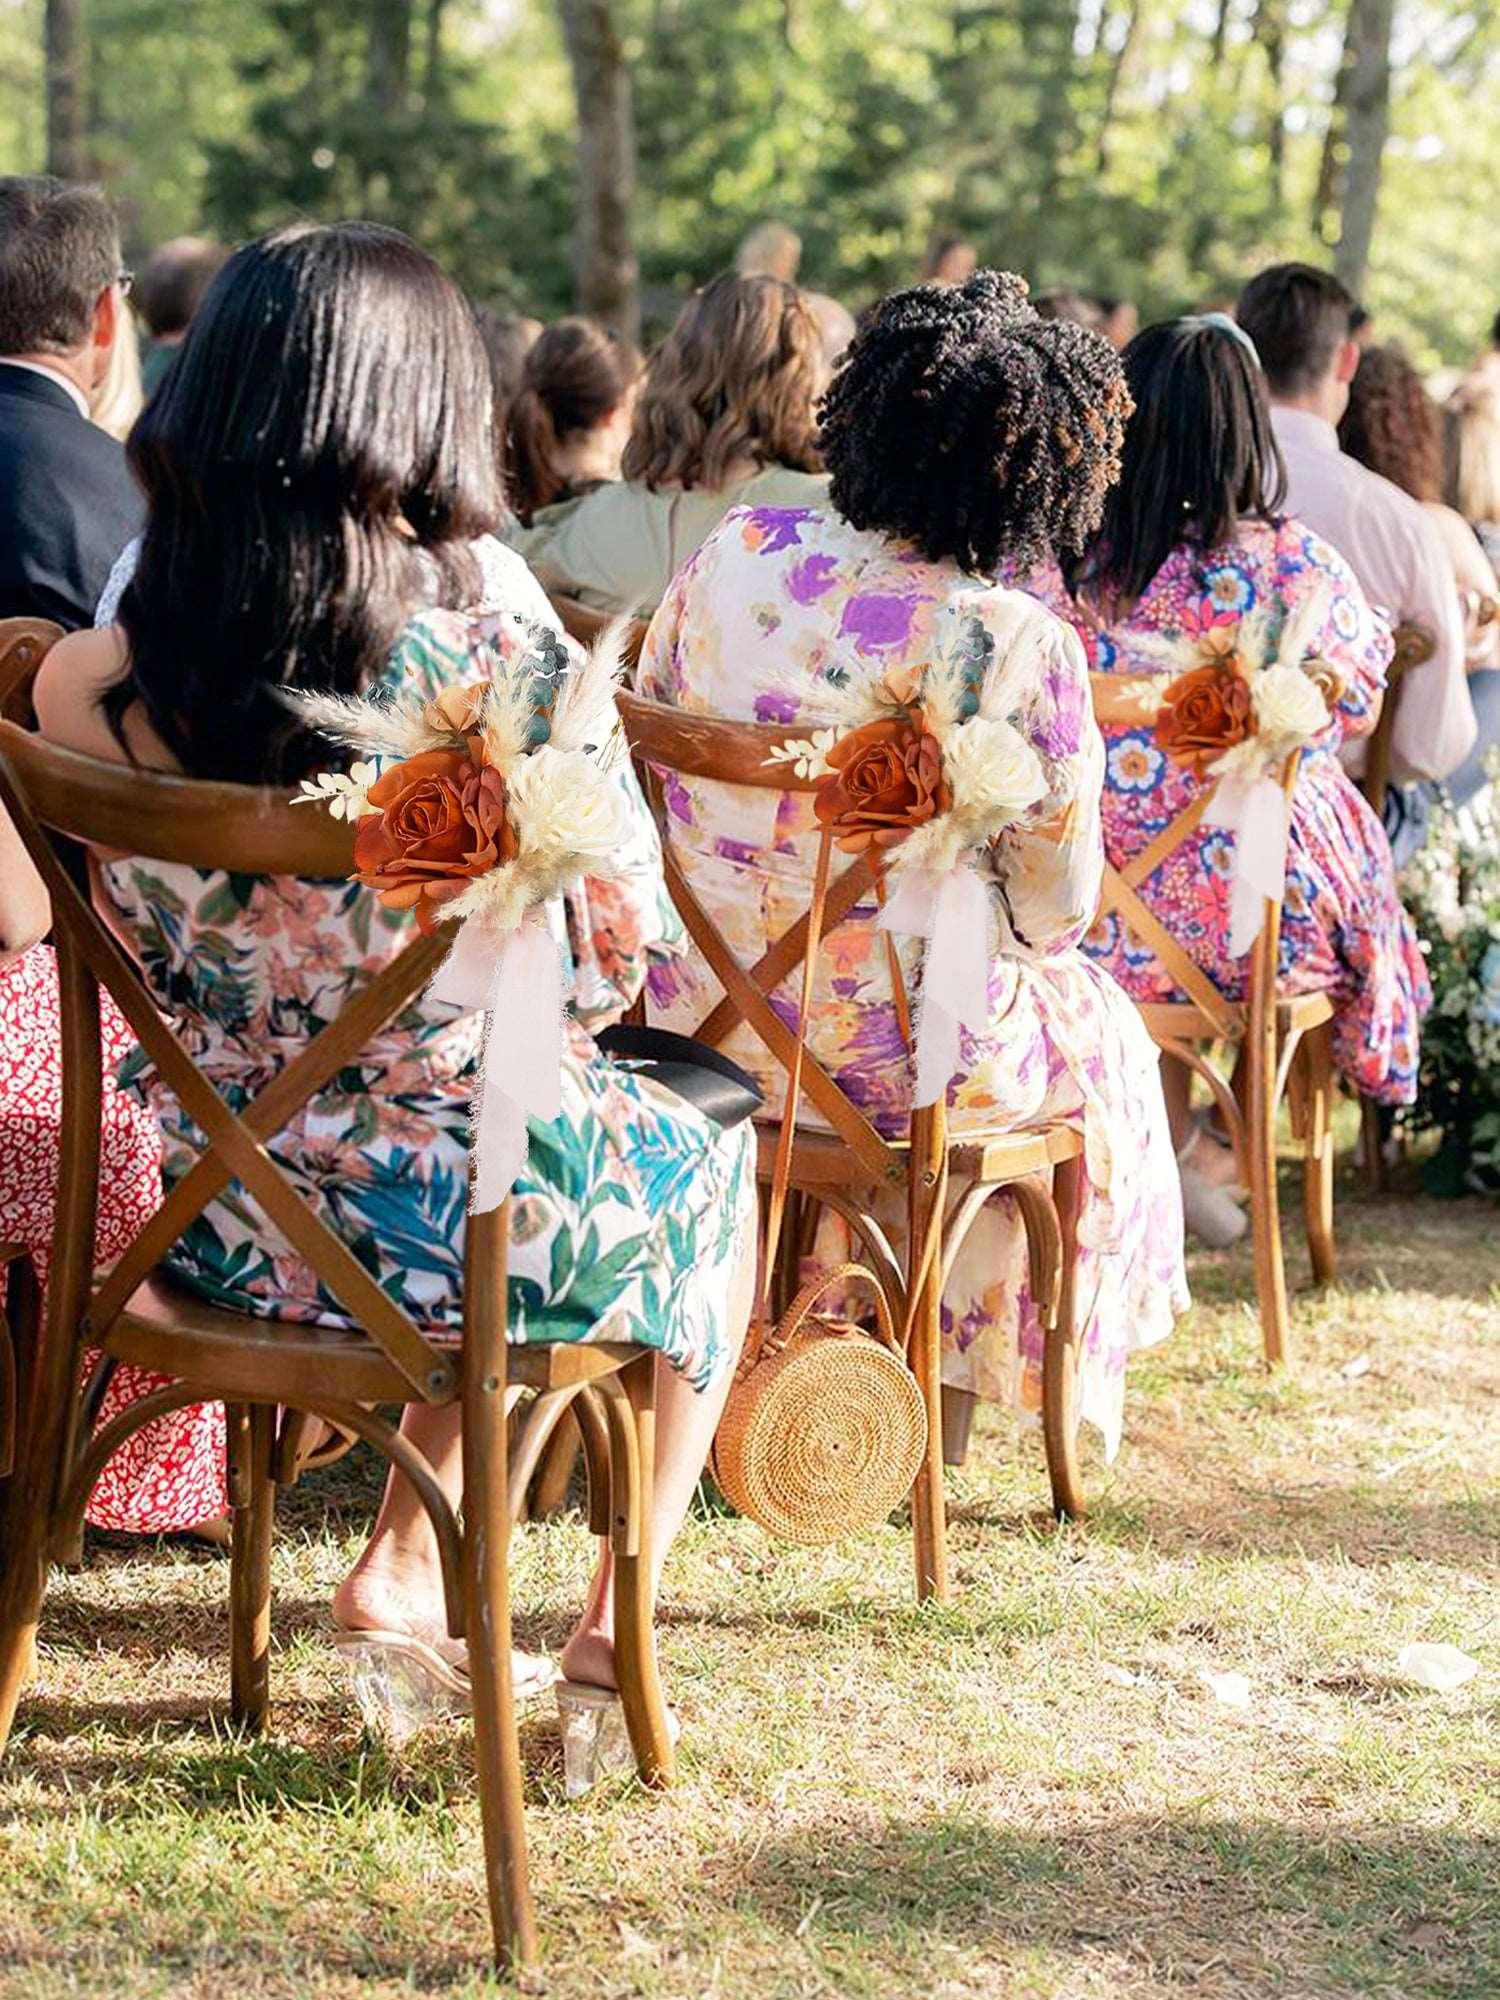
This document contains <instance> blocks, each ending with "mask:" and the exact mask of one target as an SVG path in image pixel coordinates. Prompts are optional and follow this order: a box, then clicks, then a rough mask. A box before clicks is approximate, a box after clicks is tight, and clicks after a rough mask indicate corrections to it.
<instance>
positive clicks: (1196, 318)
mask: <svg viewBox="0 0 1500 2000" xmlns="http://www.w3.org/2000/svg"><path fill="white" fill-rule="evenodd" d="M1177 324H1178V325H1179V326H1180V327H1182V328H1183V330H1184V331H1185V332H1188V333H1198V332H1201V331H1202V329H1203V328H1205V327H1212V329H1213V331H1214V332H1215V333H1227V334H1228V335H1229V338H1230V339H1231V340H1233V341H1236V342H1237V343H1238V344H1239V345H1240V346H1241V347H1243V348H1244V350H1245V352H1246V353H1247V354H1248V355H1249V357H1250V359H1251V361H1252V362H1253V363H1254V364H1255V366H1256V367H1257V368H1259V366H1260V356H1259V355H1258V354H1257V353H1256V351H1255V342H1254V341H1253V340H1252V339H1251V338H1250V336H1249V334H1248V333H1246V331H1245V329H1244V328H1243V327H1242V326H1241V325H1240V323H1239V322H1238V320H1232V319H1231V318H1230V317H1229V315H1228V313H1221V312H1206V313H1189V314H1187V316H1186V317H1185V318H1183V319H1180V320H1178V322H1177Z"/></svg>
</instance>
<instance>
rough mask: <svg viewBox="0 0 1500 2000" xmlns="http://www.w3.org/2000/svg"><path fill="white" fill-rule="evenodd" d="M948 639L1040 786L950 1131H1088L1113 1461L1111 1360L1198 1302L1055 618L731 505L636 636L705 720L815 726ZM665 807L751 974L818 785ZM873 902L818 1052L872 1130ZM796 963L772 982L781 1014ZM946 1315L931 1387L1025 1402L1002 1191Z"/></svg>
mask: <svg viewBox="0 0 1500 2000" xmlns="http://www.w3.org/2000/svg"><path fill="white" fill-rule="evenodd" d="M939 652H943V653H945V654H947V655H950V656H952V655H955V654H956V655H957V656H958V657H960V658H961V659H962V660H963V662H964V666H965V671H966V672H967V673H969V675H970V676H971V679H972V681H973V684H974V686H975V688H976V690H977V688H978V687H979V685H980V684H981V682H983V680H984V678H985V677H986V676H987V675H989V674H991V673H995V674H998V673H999V672H1000V671H1001V670H1002V668H1003V670H1004V671H1005V673H1006V674H1007V676H1009V677H1011V686H1012V688H1013V712H1012V717H1011V719H1012V721H1013V722H1014V723H1015V725H1016V726H1017V727H1018V728H1019V729H1021V730H1022V732H1023V733H1024V734H1025V735H1026V737H1027V738H1028V739H1029V741H1030V742H1031V743H1032V745H1033V746H1034V747H1035V748H1036V750H1037V751H1038V753H1039V754H1040V756H1041V757H1042V760H1043V763H1044V767H1045V770H1046V773H1047V776H1048V780H1049V787H1050V789H1049V794H1048V796H1047V797H1046V798H1045V799H1044V800H1043V801H1042V802H1041V803H1040V804H1039V805H1038V806H1036V807H1035V808H1033V810H1032V812H1031V814H1030V815H1029V817H1028V818H1027V819H1026V821H1025V822H1024V823H1023V824H1022V825H1020V826H1018V827H1017V828H1014V829H1013V830H1012V831H1011V832H1010V833H1008V834H1007V835H1006V836H1005V837H1004V838H1003V840H1002V841H1001V842H1000V843H999V845H998V846H997V847H996V848H995V849H994V850H993V851H992V853H991V856H990V866H989V880H990V885H991V889H992V893H993V896H994V899H995V902H996V904H997V905H999V906H1003V908H1004V910H1005V913H1006V914H1007V916H1008V918H1009V922H1010V927H1011V929H1012V931H1013V932H1014V933H1015V935H1016V937H1017V938H1018V939H1019V948H1018V950H1017V951H1016V952H1015V953H1014V954H1007V955H1003V956H997V957H996V958H995V960H994V962H993V965H992V967H991V972H990V988H989V990H990V1001H991V1009H992V1017H991V1027H990V1029H989V1031H988V1032H987V1033H985V1034H982V1035H977V1036H970V1035H968V1034H967V1033H966V1034H965V1037H964V1042H963V1048H962V1055H963V1070H962V1073H961V1074H960V1075H959V1076H958V1077H957V1078H956V1079H955V1081H954V1083H953V1085H952V1086H951V1088H950V1091H949V1104H950V1116H951V1120H952V1124H953V1126H954V1128H955V1129H958V1130H962V1129H963V1128H964V1127H965V1126H966V1125H967V1126H970V1127H973V1126H976V1125H985V1126H990V1127H996V1126H998V1127H1001V1128H1015V1127H1021V1126H1026V1125H1031V1124H1035V1123H1038V1122H1041V1121H1052V1120H1056V1121H1059V1122H1063V1123H1066V1124H1069V1125H1071V1126H1073V1127H1074V1128H1075V1129H1076V1130H1078V1131H1080V1132H1081V1133H1082V1134H1083V1136H1084V1141H1085V1176H1084V1178H1085V1188H1084V1198H1083V1210H1082V1217H1081V1226H1080V1290H1079V1298H1080V1315H1081V1334H1082V1365H1081V1370H1080V1415H1081V1416H1082V1417H1083V1418H1086V1419H1087V1420H1088V1421H1089V1422H1091V1423H1092V1424H1094V1425H1096V1426H1097V1428H1098V1429H1099V1430H1100V1431H1101V1432H1102V1434H1103V1438H1104V1443H1105V1447H1106V1449H1107V1450H1108V1451H1109V1452H1111V1453H1112V1452H1113V1451H1114V1450H1115V1449H1116V1448H1117V1446H1118V1444H1119V1441H1120V1436H1121V1430H1122V1424H1123V1404H1124V1375H1125V1362H1126V1357H1127V1355H1128V1353H1129V1352H1130V1351H1131V1349H1133V1348H1137V1347H1143V1346H1146V1345H1148V1344H1149V1343H1151V1342H1154V1341H1157V1340H1160V1339H1161V1338H1162V1337H1163V1336H1164V1335H1165V1334H1166V1333H1168V1332H1169V1331H1170V1329H1171V1326H1172V1323H1173V1319H1174V1317H1175V1315H1176V1314H1177V1313H1178V1312H1179V1311H1180V1310H1182V1308H1183V1307H1184V1306H1185V1304H1186V1299H1187V1294H1186V1285H1185V1281H1184V1277H1183V1266H1182V1209H1181V1198H1180V1194H1179V1190H1178V1181H1177V1172H1176V1165H1175V1162H1174V1160H1173V1157H1172V1149H1171V1144H1170V1141H1169V1139H1168V1134H1167V1126H1166V1118H1165V1114H1164V1110H1163V1106H1162V1096H1161V1084H1160V1071H1159V1067H1158V1063H1157V1057H1156V1052H1155V1050H1154V1048H1153V1047H1152V1045H1151V1042H1150V1040H1149V1038H1148V1036H1147V1035H1146V1032H1145V1029H1144V1028H1143V1026H1142V1025H1141V1021H1140V1017H1139V1015H1138V1014H1137V1012H1136V1010H1135V1008H1134V1006H1133V1005H1132V1004H1131V1003H1130V1001H1129V1000H1127V999H1126V997H1125V995H1124V994H1123V993H1121V992H1120V990H1119V988H1118V987H1117V986H1115V984H1114V983H1113V981H1112V980H1111V979H1110V978H1109V977H1108V975H1107V974H1105V973H1102V972H1101V971H1100V970H1099V968H1098V967H1096V966H1095V965H1093V964H1091V963H1090V962H1089V960H1088V959H1086V958H1085V957H1084V956H1083V954H1082V953H1081V952H1080V950H1079V949H1078V944H1079V940H1080V939H1081V938H1082V936H1083V935H1084V933H1085V932H1086V931H1087V929H1088V927H1089V924H1090V923H1091V921H1092V919H1093V915H1094V911H1095V908H1096V907H1097V903H1098V894H1099V883H1100V878H1101V871H1102V866H1103V850H1102V844H1101V841H1100V833H1099V793H1100V787H1101V783H1102V776H1103V758H1104V750H1103V744H1102V742H1101V740H1100V736H1099V731H1098V729H1097V727H1096V726H1095V723H1094V720H1093V716H1092V713H1091V710H1090V707H1089V700H1088V684H1087V679H1086V676H1085V670H1084V662H1083V655H1082V652H1081V650H1080V648H1079V647H1078V645H1077V642H1076V640H1075V639H1074V637H1073V634H1072V632H1071V630H1070V628H1069V627H1068V626H1066V625H1064V624H1062V623H1061V622H1060V621H1058V620H1057V619H1055V618H1053V617H1051V616H1050V615H1048V614H1047V613H1045V612H1044V611H1042V610H1041V609H1040V607H1038V606H1036V605H1035V604H1033V603H1032V602H1030V601H1029V600H1028V599H1027V598H1025V597H1024V596H1022V595H1020V594H1019V593H1017V592H1014V591H1005V590H998V589H996V588H994V586H992V585H990V584H987V583H985V582H983V581H980V580H978V579H976V578H973V577H969V576H965V575H963V574H962V573H961V572H960V571H959V570H958V569H956V568H955V567H953V566H952V565H949V564H945V563H931V562H926V561H924V560H922V559H921V558H920V557H919V556H917V555H916V554H914V553H913V552H911V551H910V550H908V549H905V548H903V547H901V546H899V545H896V544H894V543H892V542H890V541H887V540H886V539H884V538H883V537H881V536H878V535H874V534H867V533H862V532H860V531H859V530H856V529H854V528H851V527H850V526H849V525H848V524H847V523H846V522H844V521H843V520H841V519H840V518H839V517H838V516H837V515H835V514H833V513H830V512H821V511H819V512H814V511H811V510H809V509H805V508H791V509H786V508H751V509H742V510H739V511H737V512H735V513H733V514H730V515H729V516H728V517H727V518H726V520H725V521H724V523H723V525H722V526H721V527H720V528H719V529H718V531H717V532H716V533H715V534H714V535H713V536H712V537H710V539H709V540H708V541H707V542H706V543H705V544H704V545H703V547H702V548H701V549H700V550H699V551H698V553H697V554H696V555H695V556H694V557H693V558H692V559H691V560H690V561H689V562H688V563H687V564H686V565H685V566H684V568H683V569H682V570H680V571H679V572H678V575H677V577H676V578H675V580H674V581H673V583H672V586H671V588H670V590H669V591H668V593H667V596H666V598H665V599H664V600H663V602H662V604H661V607H660V609H659V610H658V612H657V615H656V617H655V618H654V620H653V621H652V624H651V629H650V631H649V633H648V635H647V639H646V643H645V648H644V651H643V653H642V657H641V669H640V686H641V691H642V692H643V693H645V694H648V695H651V696H654V697H655V698H656V699H658V700H661V701H667V702H672V703H674V704H676V705H677V706H679V707H682V708H685V709H690V710H693V711H696V712H697V713H699V714H708V715H715V716H720V717H726V718H729V719H731V720H742V721H743V720H757V721H775V722H784V723H791V724H795V725H798V726H801V725H807V726H808V727H809V728H818V727H822V726H825V725H827V724H828V723H829V722H830V721H831V720H832V719H833V718H832V716H831V715H830V713H829V710H828V707H827V703H826V695H825V693H824V690H825V689H826V688H829V687H832V686H835V685H843V684H847V683H848V682H849V681H850V680H851V679H853V678H854V677H856V676H860V677H865V678H868V679H869V680H871V681H876V680H879V679H880V678H882V677H883V676H884V675H885V674H886V673H887V672H889V671H890V670H891V669H893V668H908V667H917V668H920V667H922V666H924V665H925V664H926V663H928V662H930V661H931V660H932V659H933V658H934V656H935V655H936V654H937V653H939ZM667 805H668V829H667V838H668V839H669V840H670V842H671V844H672V846H673V849H674V851H675V854H676V856H677V859H678V860H679V862H680V863H681V866H682V868H683V872H684V873H685V875H686V876H687V878H688V881H689V882H690V884H691V886H692V888H693V890H694V892H695V894H696V895H697V896H698V897H699V898H700V899H701V901H702V902H703V903H704V905H705V906H706V908H707V910H708V912H709V914H710V915H711V916H712V917H713V919H714V921H715V922H716V924H717V925H718V926H719V928H720V930H721V931H722V932H723V934H724V936H725V937H726V939H727V940H728V942H729V944H730V945H731V947H732V948H733V950H734V951H735V954H736V956H737V957H738V959H739V960H740V963H741V964H743V965H750V964H753V963H754V961H755V960H756V959H757V958H758V957H759V956H760V955H761V953H762V952H764V950H765V949H766V948H767V946H768V945H769V944H770V943H771V942H772V940H773V939H775V938H777V937H779V936H780V935H781V933H782V932H783V931H784V930H786V929H787V928H788V927H789V926H790V925H791V924H792V923H793V922H794V921H795V920H796V918H797V917H799V916H800V915H801V914H802V913H803V912H804V911H805V910H806V908H807V904H808V896H809V890H810V886H811V880H812V871H813V864H814V860H815V856H816V850H817V845H818V842H817V830H816V825H815V822H814V819H813V814H812V803H811V797H810V795H809V794H807V793H805V792H803V793H797V792H779V791H776V790H771V789H762V788H758V787H757V788H752V787H741V786H729V785H723V784H719V783H713V782H708V781H702V780H688V779H682V780H676V779H674V780H673V782H672V784H671V787H670V790H669V794H668V800H667ZM876 916H877V910H876V907H875V904H874V901H873V899H872V900H871V901H870V902H868V903H866V904H862V905H859V906H857V907H856V908H855V909H854V911H853V912H852V913H851V914H850V916H849V917H847V918H846V919H845V920H844V922H843V923H841V924H840V925H838V926H837V927H836V928H835V929H834V930H833V931H832V932H831V933H830V934H829V936H828V937H827V939H826V940H825V942H824V944H823V947H822V949H821V951H820V953H819V956H818V962H817V976H816V981H815V986H814V996H813V1003H812V1015H811V1022H810V1027H809V1033H808V1047H809V1050H810V1051H811V1053H812V1054H813V1055H815V1056H816V1057H817V1058H818V1060H819V1061H820V1062H821V1063H822V1064H823V1065H824V1066H825V1067H826V1068H828V1069H829V1070H830V1071H831V1072H832V1073H833V1075H834V1076H835V1077H836V1078H837V1080H838V1082H839V1083H840V1084H841V1085H842V1086H843V1088H844V1089H845V1090H846V1091H847V1092H848V1094H849V1096H850V1097H851V1098H852V1099H853V1100H854V1102H855V1103H856V1104H858V1105H859V1106H860V1107H861V1108H862V1109H863V1110H865V1111H866V1112H867V1113H868V1114H869V1115H870V1116H871V1117H872V1118H873V1120H874V1121H875V1123H876V1124H877V1125H878V1126H879V1127H880V1128H881V1129H882V1130H884V1131H886V1132H899V1131H900V1130H902V1129H903V1127H904V1125H905V1121H906V1117H907V1113H908V1109H909V1105H910V1095H911V1066H910V1061H909V1057H908V1052H907V1049H906V1045H905V1042H904V1040H903V1037H902V1033H901V1027H900V1023H899V1020H898V1016H897V1012H896V1008H895V1004H894V1001H893V998H892V993H891V985H890V975H889V969H888V964H887V959H886V953H885V946H884V940H883V937H882V935H881V934H880V933H879V932H877V930H876V927H875V926H876ZM903 956H904V968H903V969H904V976H905V978H906V980H907V982H908V984H909V985H910V986H915V985H916V984H918V983H919V980H920V955H919V952H918V951H917V949H916V948H912V949H910V950H908V949H907V948H906V947H905V946H903ZM799 977H800V975H799V976H794V978H792V979H790V980H788V981H787V982H786V983H784V985H783V986H782V987H781V988H779V989H778V991H777V993H776V995H775V996H774V1004H775V1005H776V1007H777V1009H778V1011H779V1012H781V1014H782V1016H783V1018H784V1019H786V1020H787V1021H789V1022H791V1021H795V1019H796V1014H797V1006H798V998H799V991H798V985H799ZM648 993H649V995H650V997H651V999H652V1002H653V1018H655V1019H658V1020H663V1021H664V1022H665V1023H666V1024H667V1025H669V1026H671V1027H673V1028H678V1029H685V1030H689V1031H691V1030H692V1029H693V1028H694V1027H695V1026H696V1025H697V1024H698V1023H699V1022H700V1021H701V1020H702V1019H703V1018H704V1016H705V1015H706V1014H707V1013H708V1012H709V1011H710V1010H711V1008H712V1007H713V1006H714V1005H715V1003H716V1002H717V1000H718V999H719V997H720V995H719V992H718V988H717V983H716V981H715V980H714V978H713V975H712V974H711V973H710V972H709V970H708V968H707V966H706V965H705V964H704V963H703V961H702V960H701V959H700V958H698V957H697V956H696V954H689V956H687V957H686V958H683V959H678V960H674V961H673V962H671V963H670V964H667V965H661V966H657V967H654V968H653V969H652V972H651V974H650V978H649V981H648ZM725 1050H726V1053H728V1054H729V1055H731V1056H733V1057H734V1058H735V1059H736V1060H737V1061H739V1062H741V1063H743V1064H745V1065H746V1066H747V1067H748V1068H749V1069H751V1070H752V1071H753V1072H754V1073H755V1074H756V1075H757V1076H758V1078H759V1079H760V1080H761V1082H762V1083H763V1084H764V1085H765V1086H766V1088H767V1090H768V1093H769V1094H770V1096H771V1097H772V1101H773V1102H775V1101H778V1100H779V1099H780V1097H781V1095H782V1083H783V1081H784V1079H783V1075H782V1072H781V1071H780V1069H779V1068H778V1066H777V1065H776V1064H775V1063H774V1061H773V1060H772V1059H771V1058H770V1057H768V1056H767V1054H766V1052H765V1050H764V1048H763V1046H762V1045H761V1044H760V1042H759V1041H758V1040H757V1039H756V1038H755V1037H754V1036H752V1035H751V1034H750V1033H749V1032H748V1031H740V1032H739V1033H737V1034H735V1035H733V1036H731V1037H730V1038H729V1040H728V1041H727V1042H726V1043H725ZM803 1115H804V1116H806V1115H807V1113H806V1111H805V1109H804V1114H803ZM889 1220H890V1223H891V1225H892V1226H893V1227H895V1228H899V1226H900V1218H899V1217H898V1216H897V1215H895V1214H892V1215H891V1216H890V1218H889ZM943 1327H944V1362H943V1374H944V1379H945V1380H946V1381H948V1382H949V1383H951V1384H953V1385H954V1386H957V1387H960V1388H964V1389H970V1390H973V1391H976V1392H977V1393H979V1394H981V1395H983V1396H986V1397H990V1398H992V1399H995V1400H1000V1401H1005V1402H1008V1403H1010V1404H1011V1405H1012V1406H1013V1407H1014V1408H1016V1409H1017V1410H1019V1411H1021V1412H1024V1413H1026V1414H1028V1415H1034V1414H1035V1413H1036V1412H1037V1410H1038V1409H1039V1407H1040V1399H1041V1359H1042V1332H1041V1326H1040V1322H1039V1319H1038V1316H1037V1311H1036V1307H1035V1303H1034V1301H1033V1299H1032V1297H1031V1292H1030V1288H1029V1284H1028V1281H1027V1275H1026V1266H1025V1244H1024V1236H1023V1233H1022V1230H1021V1227H1020V1222H1019V1218H1018V1216H1017V1215H1016V1213H1015V1211H1014V1208H1013V1206H1012V1204H1011V1202H1010V1201H1009V1199H1008V1198H1007V1197H1004V1196H999V1197H997V1198H996V1199H995V1200H994V1201H993V1202H991V1203H990V1205H989V1206H988V1207H987V1208H986V1210H985V1212H984V1214H983V1215H982V1216H981V1218H980V1221H979V1223H978V1225H977V1226H976V1228H975V1230H974V1233H973V1234H972V1235H971V1236H970V1237H969V1239H968V1241H967V1243H966V1245H965V1247H964V1250H963V1252H962V1254H961V1255H960V1257H959V1260H958V1263H957V1266H956V1268H955V1270H954V1272H953V1274H952V1277H951V1279H950V1282H949V1285H948V1287H947V1290H946V1292H945V1295H944V1301H943Z"/></svg>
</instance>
